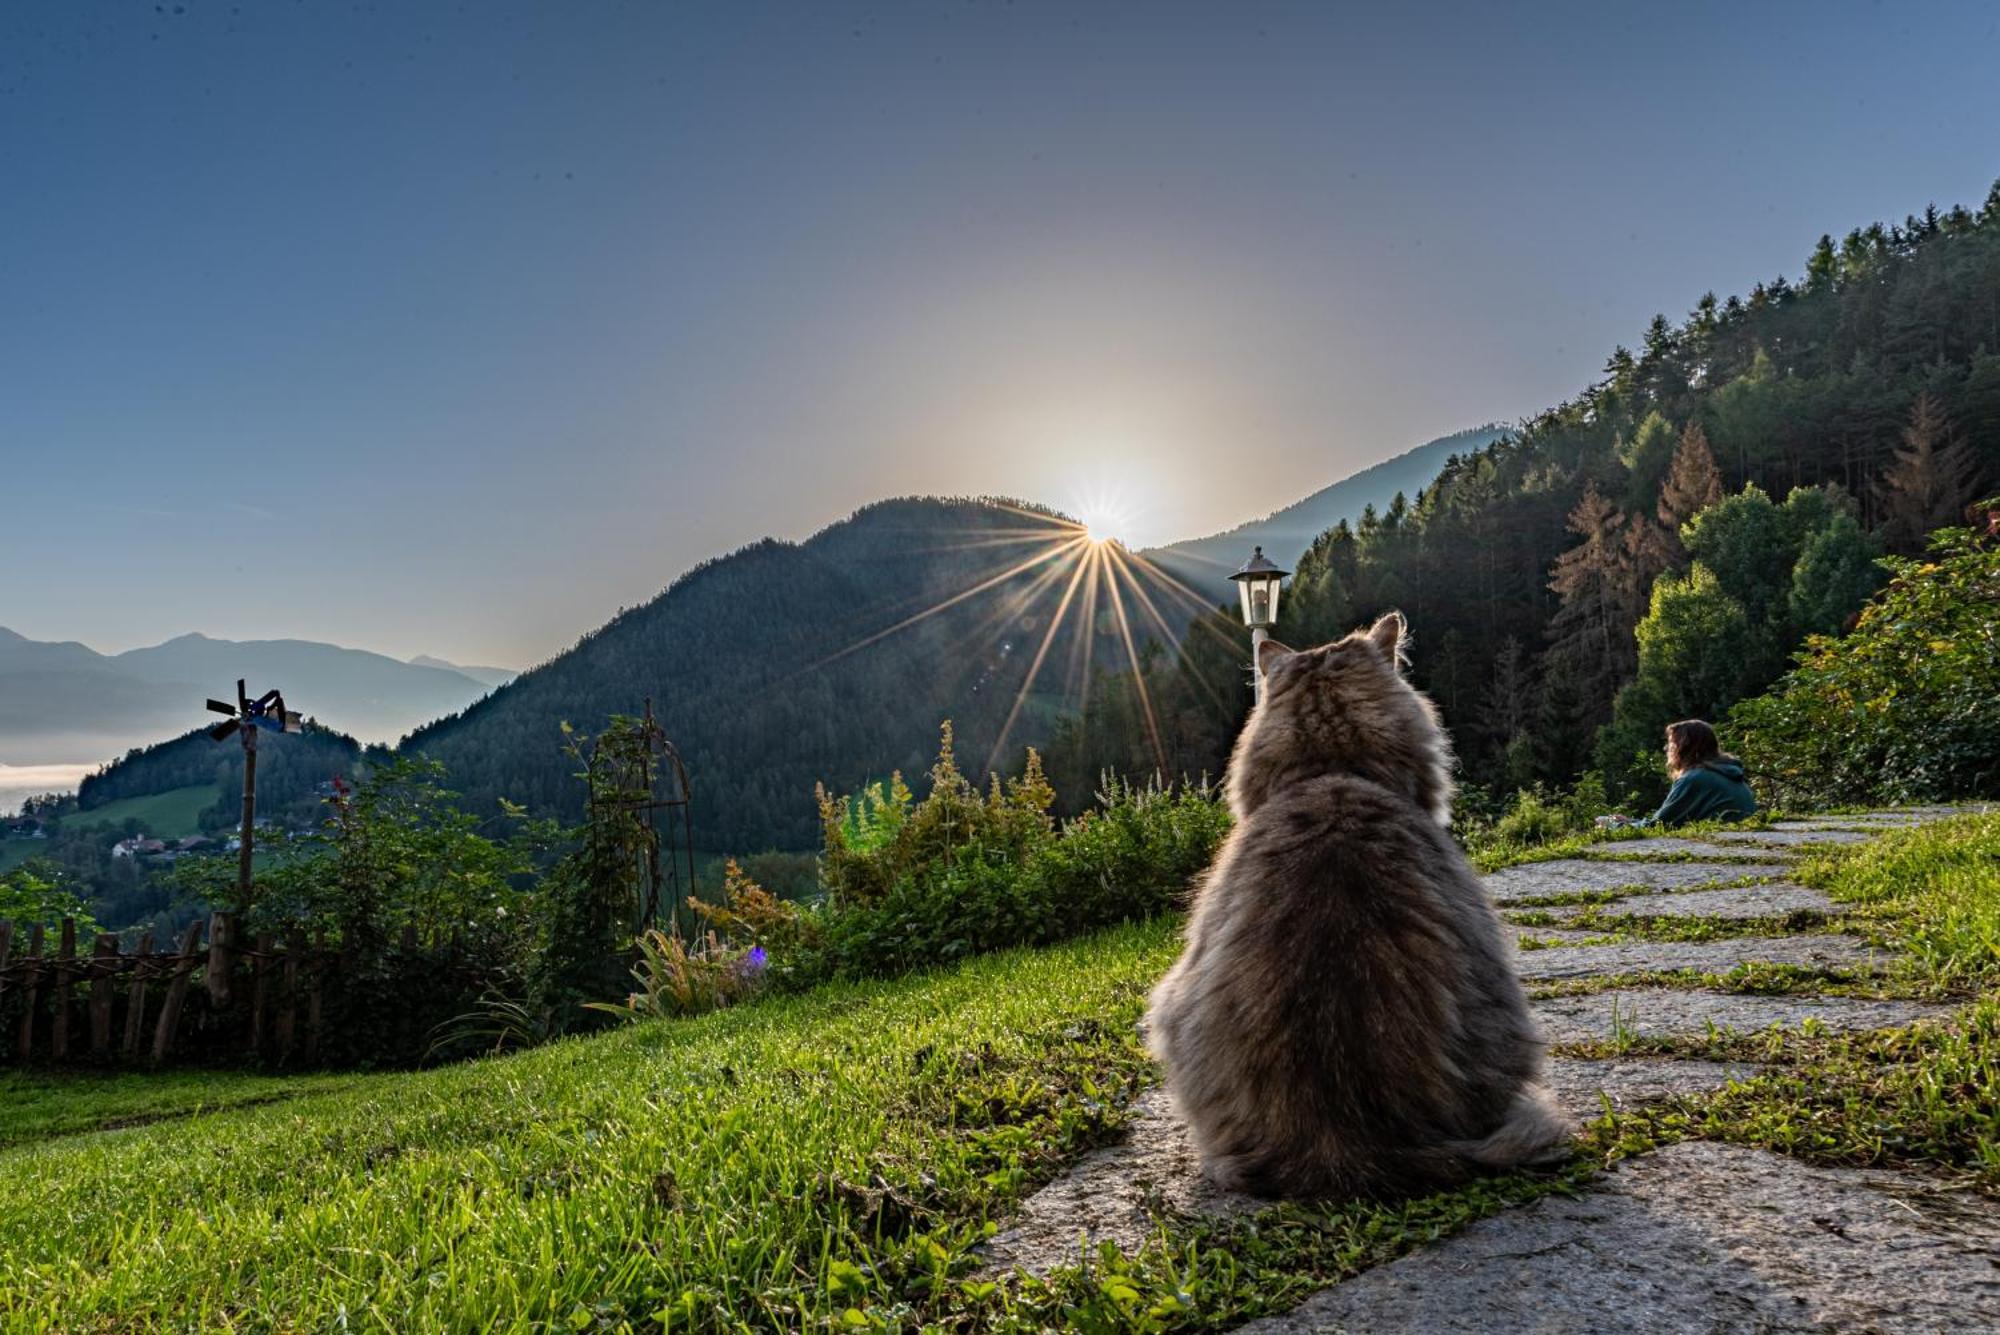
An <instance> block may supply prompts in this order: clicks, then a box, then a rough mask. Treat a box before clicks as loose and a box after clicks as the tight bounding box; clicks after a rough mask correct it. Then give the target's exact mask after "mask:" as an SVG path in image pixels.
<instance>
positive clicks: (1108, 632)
mask: <svg viewBox="0 0 2000 1335" xmlns="http://www.w3.org/2000/svg"><path fill="white" fill-rule="evenodd" d="M1079 534H1080V530H1079V529H1078V528H1077V526H1076V525H1075V523H1074V522H1073V521H1071V520H1068V519H1065V518H1063V517H1061V516H1059V515H1056V514H1054V513H1053V512H1051V511H1046V510H1038V509H1034V508H1031V507H1026V506H1022V505H1017V504H1014V503H1011V502H998V501H971V500H940V499H934V498H915V499H905V500H893V501H884V502H881V503H878V504H875V505H871V506H868V507H867V508H865V509H863V510H861V511H859V512H857V513H856V514H854V515H853V516H851V517H850V518H848V519H846V520H843V521H842V522H840V523H837V524H834V525H832V526H831V527H829V528H827V529H825V530H823V531H821V532H820V533H818V534H815V535H814V536H813V537H811V538H809V539H808V540H806V541H805V542H802V543H791V542H779V541H776V540H771V539H767V540H765V541H763V542H759V543H756V544H754V545H752V546H749V547H745V548H743V549H742V550H740V551H738V552H735V553H733V554H731V555H729V556H726V557H722V558H719V559H716V560H713V561H710V562H708V563H706V564H704V565H702V566H699V567H697V568H696V569H694V570H692V571H690V572H689V573H688V574H686V575H684V576H682V577H681V578H680V579H679V580H677V581H675V582H674V584H673V585H672V586H671V587H670V588H668V589H667V590H666V591H665V592H663V593H661V594H660V595H659V596H657V597H656V598H654V599H653V600H652V601H650V602H648V603H646V604H645V605H644V606H642V607H636V608H632V609H630V610H627V611H624V612H621V613H619V614H618V615H617V616H616V617H614V618H613V619H612V620H611V621H610V622H609V623H607V624H606V625H604V626H603V627H601V628H599V629H597V630H595V631H592V632H591V633H589V634H588V635H586V636H584V637H583V639H582V640H581V641H579V642H578V643H577V644H576V646H575V647H574V648H571V649H569V650H568V651H566V652H565V653H562V654H560V655H558V656H557V657H555V658H553V659H551V660H550V661H548V662H547V663H544V664H542V665H541V666H539V667H537V668H534V669H532V670H530V671H528V672H525V673H523V674H522V675H521V676H520V677H519V678H517V679H516V680H514V681H513V682H511V683H509V684H508V685H505V686H502V687H500V688H499V689H498V690H496V691H494V692H493V694H492V695H490V696H488V697H487V698H485V699H483V700H480V701H478V702H476V703H474V704H472V705H470V706H468V707H467V708H466V709H464V711H463V712H462V713H459V714H457V715H455V716H453V717H450V718H446V719H441V720H439V721H438V722H437V723H435V724H432V725H431V726H429V727H426V728H423V729H420V730H419V731H418V732H417V733H415V734H414V735H413V736H411V737H410V738H409V739H408V740H407V741H406V742H405V744H404V749H405V750H406V751H410V752H420V753H422V754H425V755H428V756H431V757H433V758H436V759H438V760H441V761H443V762H444V763H445V765H446V767H447V768H448V770H449V772H450V775H451V780H450V781H451V785H452V787H453V788H455V789H457V790H458V791H460V792H461V793H463V794H464V796H465V799H466V801H467V803H468V804H469V805H470V808H471V809H472V810H473V811H475V812H479V813H489V812H492V811H493V810H494V807H495V802H496V799H498V798H501V797H506V798H509V799H511V800H513V801H517V802H523V803H526V804H527V805H529V806H530V807H532V808H534V809H537V810H540V811H547V812H555V813H561V814H566V815H572V816H573V815H576V814H578V811H579V807H580V800H581V786H580V785H579V783H578V782H577V780H576V778H575V772H576V770H577V768H578V766H577V763H576V762H575V761H574V760H572V759H570V758H568V757H566V756H565V755H564V754H563V753H562V749H561V748H562V744H563V733H562V725H563V723H564V722H566V721H567V722H570V723H573V724H574V725H575V726H576V727H577V728H578V729H580V730H582V731H584V732H594V731H596V730H598V729H599V728H601V727H602V726H603V724H604V722H605V720H606V719H607V718H608V717H610V716H611V715H612V714H628V715H635V714H638V713H639V712H640V711H641V710H642V709H643V708H644V706H645V702H646V700H647V699H648V698H650V699H651V700H652V704H653V710H654V713H655V715H656V716H657V717H658V719H659V720H660V722H661V724H662V725H663V727H664V729H665V731H666V735H667V736H668V737H670V738H671V739H673V741H674V742H675V743H676V745H677V746H678V747H679V750H680V754H681V756H682V758H683V760H684V761H685V763H686V765H687V768H688V771H689V774H690V779H691V784H692V788H693V793H694V808H693V818H694V824H695V837H696V843H697V844H698V845H699V846H700V847H702V848H705V849H713V850H730V851H738V852H745V851H756V850H758V849H763V848H771V847H778V848H806V847H811V846H812V845H814V844H815V843H816V842H817V838H818V829H819V817H818V813H817V811H816V810H815V809H814V805H813V786H814V784H816V783H822V782H824V783H826V784H827V785H828V786H829V787H831V788H833V789H835V790H837V791H853V790H854V789H855V788H857V787H858V786H859V785H861V784H863V783H866V782H868V781H871V780H875V779H883V778H887V777H888V775H889V773H890V772H891V771H892V770H900V771H902V772H903V773H904V774H905V775H906V776H908V777H909V778H910V780H911V781H912V783H913V784H917V785H918V786H919V787H921V783H920V780H921V776H922V775H923V774H924V772H925V771H926V770H927V769H928V767H929V766H930V764H931V762H932V760H933V759H934V757H935V756H936V753H937V744H938V724H939V723H940V721H942V720H944V719H947V718H949V719H951V720H952V721H953V722H954V725H955V727H956V733H957V748H958V755H959V758H960V763H961V764H962V766H963V767H964V769H965V770H966V771H967V772H968V773H973V774H978V773H981V772H983V770H984V769H985V767H986V766H987V764H988V762H989V760H991V759H994V758H995V756H996V752H997V759H998V763H999V764H1000V765H1001V766H1002V767H1003V768H1018V766H1019V765H1020V763H1021V754H1022V753H1021V748H1022V747H1023V746H1025V745H1027V744H1028V743H1031V742H1035V741H1039V740H1042V739H1045V738H1046V737H1047V736H1048V735H1049V733H1050V731H1051V729H1052V725H1053V721H1054V719H1055V717H1056V716H1057V714H1058V713H1060V712H1062V711H1063V710H1065V709H1066V708H1068V707H1069V706H1070V704H1071V703H1072V701H1073V700H1074V698H1075V693H1076V692H1077V690H1078V689H1079V688H1080V685H1081V682H1082V681H1083V680H1084V679H1085V678H1084V676H1083V666H1082V665H1083V659H1084V655H1085V653H1086V652H1087V653H1088V654H1089V655H1090V661H1091V662H1092V663H1094V664H1097V665H1103V666H1117V665H1118V664H1119V663H1120V662H1123V661H1126V659H1125V656H1124V655H1125V651H1124V648H1123V639H1122V636H1121V635H1120V634H1119V632H1118V631H1117V630H1116V628H1115V626H1114V624H1113V619H1112V618H1111V616H1110V615H1109V613H1108V612H1107V611H1105V610H1104V608H1107V607H1108V606H1109V600H1108V599H1106V600H1104V602H1103V603H1102V604H1100V603H1099V602H1098V600H1097V599H1095V598H1094V597H1093V596H1092V595H1091V594H1090V593H1089V592H1088V591H1087V590H1088V589H1090V588H1095V587H1098V584H1097V576H1096V574H1094V573H1093V572H1098V571H1101V570H1102V569H1103V568H1104V567H1105V565H1106V564H1108V560H1109V558H1108V557H1105V556H1103V555H1102V553H1101V549H1100V550H1099V551H1097V552H1092V550H1091V549H1090V548H1088V547H1087V545H1086V544H1085V543H1084V542H1083V541H1082V540H1081V538H1080V536H1079ZM1086 559H1088V560H1089V561H1090V562H1091V564H1089V565H1084V564H1082V562H1083V561H1085V560H1086ZM1085 574H1091V575H1092V579H1091V580H1090V582H1089V583H1088V584H1086V583H1085V581H1084V579H1083V576H1084V575H1085ZM1070 590H1078V591H1077V592H1075V593H1074V594H1073V595H1072V596H1067V599H1066V595H1068V594H1069V591H1070ZM1152 596H1153V597H1154V598H1155V599H1158V598H1162V597H1164V596H1166V595H1165V592H1164V590H1161V589H1157V588H1156V589H1155V590H1154V591H1153V593H1152ZM1126 597H1127V598H1128V600H1129V599H1130V598H1131V595H1130V594H1129V593H1128V594H1127V595H1126ZM1092 609H1095V610H1096V612H1097V615H1095V616H1094V617H1092V618H1090V629H1089V630H1088V631H1086V630H1083V629H1082V627H1083V626H1084V625H1085V623H1086V615H1085V613H1086V612H1087V611H1090V610H1092ZM1138 614H1139V613H1138V612H1137V611H1136V610H1135V612H1134V615H1138ZM1044 646H1046V648H1045V647H1044ZM1031 678H1032V681H1031V680H1030V679H1031ZM1028 685H1032V689H1031V690H1027V689H1024V687H1025V686H1028ZM1017 701H1018V702H1019V703H1018V704H1017ZM1010 715H1012V716H1013V717H1012V721H1011V724H1010V722H1009V717H1010ZM1003 734H1004V737H1005V746H1004V747H1001V746H1000V742H1001V739H1002V737H1003Z"/></svg>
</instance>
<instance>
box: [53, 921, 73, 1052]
mask: <svg viewBox="0 0 2000 1335" xmlns="http://www.w3.org/2000/svg"><path fill="white" fill-rule="evenodd" d="M75 959H76V919H75V918H64V919H63V920H62V945H61V947H60V948H58V949H57V951H56V989H55V990H56V1022H55V1027H54V1028H53V1029H51V1030H50V1031H49V1055H50V1056H51V1057H54V1058H55V1059H56V1060H57V1061H61V1060H63V1059H64V1058H65V1057H67V1056H69V984H70V976H71V971H70V965H71V963H72V962H73V961H74V960H75Z"/></svg>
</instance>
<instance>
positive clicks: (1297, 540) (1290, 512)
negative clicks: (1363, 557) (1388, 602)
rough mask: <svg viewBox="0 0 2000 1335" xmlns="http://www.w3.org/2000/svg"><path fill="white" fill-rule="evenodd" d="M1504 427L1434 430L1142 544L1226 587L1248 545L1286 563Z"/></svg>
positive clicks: (1183, 575) (1171, 568) (1197, 582)
mask: <svg viewBox="0 0 2000 1335" xmlns="http://www.w3.org/2000/svg"><path fill="white" fill-rule="evenodd" d="M1506 434H1507V432H1506V428H1504V427H1501V426H1480V427H1474V428H1472V429H1471V430H1469V431H1455V432H1453V433H1452V434H1451V435H1449V436H1440V437H1438V438H1437V439H1436V440H1432V441H1426V442H1425V443H1424V444H1422V445H1419V446H1417V447H1416V448H1415V449H1412V450H1405V451H1404V452H1403V453H1401V454H1399V455H1397V456H1396V457H1394V458H1393V459H1384V460H1383V461H1382V462H1381V463H1379V464H1375V465H1373V466H1371V467H1368V468H1364V469H1362V470H1361V471H1360V472H1358V473H1355V474H1353V475H1352V476H1350V477H1346V478H1342V479H1341V480H1340V481H1338V482H1335V483H1333V484H1332V485H1331V486H1326V487H1322V488H1320V489H1319V490H1318V491H1316V492H1314V493H1313V494H1312V495H1310V496H1307V497H1306V498H1305V499H1303V500H1299V501H1294V502H1293V503H1292V504H1290V505H1288V506H1286V507H1285V508H1284V509H1282V510H1277V511H1274V512H1272V513H1271V514H1268V515H1266V516H1264V517H1263V518H1262V519H1253V520H1251V521H1250V522H1249V523H1247V524H1238V525H1237V526H1236V527H1235V528H1232V529H1229V530H1227V531H1225V532H1222V533H1213V534H1210V535H1209V536H1208V537H1205V538H1189V539H1187V540H1186V541H1184V542H1175V543H1170V544H1168V545H1167V546H1164V547H1152V548H1148V549H1147V550H1146V553H1145V555H1146V556H1147V557H1148V558H1149V559H1151V560H1153V561H1154V562H1157V563H1158V564H1159V566H1160V568H1161V569H1163V570H1165V571H1166V572H1167V573H1168V574H1171V575H1173V576H1175V577H1176V578H1178V579H1180V580H1182V581H1183V582H1185V583H1187V584H1190V585H1193V586H1194V587H1196V588H1221V589H1222V590H1223V593H1225V594H1226V593H1227V592H1228V589H1227V586H1226V585H1222V584H1219V583H1218V581H1221V580H1224V579H1226V578H1227V577H1228V576H1229V575H1230V574H1231V573H1232V572H1233V571H1235V570H1236V569H1237V568H1238V567H1240V566H1241V565H1242V564H1243V562H1244V560H1245V559H1246V558H1248V557H1249V555H1250V550H1251V548H1252V547H1262V548H1263V549H1264V551H1265V552H1266V553H1267V554H1268V555H1269V556H1270V557H1271V559H1272V560H1274V561H1277V562H1279V563H1281V564H1283V565H1286V566H1290V565H1291V564H1293V563H1294V562H1296V561H1297V560H1298V559H1299V557H1300V556H1302V555H1303V554H1304V553H1305V550H1306V548H1308V547H1310V546H1312V543H1313V539H1315V538H1317V537H1318V536H1319V535H1320V534H1322V533H1324V532H1326V530H1328V529H1330V528H1332V527H1333V526H1334V525H1335V524H1337V523H1339V522H1341V521H1342V520H1347V521H1349V522H1350V523H1352V522H1356V521H1359V520H1360V518H1361V515H1362V512H1363V511H1364V510H1366V509H1367V508H1368V507H1369V506H1371V505H1372V506H1374V507H1375V508H1376V509H1378V510H1382V509H1387V508H1388V506H1389V503H1390V502H1391V501H1392V500H1393V499H1394V498H1395V497H1396V495H1397V493H1399V492H1400V493H1404V494H1406V495H1409V496H1414V495H1416V494H1417V493H1418V492H1419V491H1422V490H1423V489H1424V488H1425V487H1427V486H1429V485H1430V484H1431V482H1432V481H1433V480H1435V479H1436V477H1437V475H1438V474H1439V473H1440V472H1441V471H1443V469H1444V466H1445V463H1446V461H1448V460H1449V459H1451V458H1452V457H1453V456H1455V455H1462V454H1472V453H1475V452H1477V451H1479V450H1482V449H1485V448H1486V447H1487V446H1488V445H1491V444H1492V443H1493V442H1494V441H1496V440H1498V439H1500V437H1502V436H1504V435H1506Z"/></svg>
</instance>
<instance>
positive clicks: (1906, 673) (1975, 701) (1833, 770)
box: [1731, 528, 2000, 802]
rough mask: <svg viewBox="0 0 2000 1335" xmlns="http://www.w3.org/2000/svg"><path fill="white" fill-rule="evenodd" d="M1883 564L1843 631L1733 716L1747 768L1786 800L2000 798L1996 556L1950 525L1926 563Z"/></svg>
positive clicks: (1809, 647)
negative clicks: (1873, 591) (1873, 588)
mask: <svg viewBox="0 0 2000 1335" xmlns="http://www.w3.org/2000/svg"><path fill="white" fill-rule="evenodd" d="M1884 564H1885V565H1887V566H1888V567H1889V569H1890V571H1891V575H1892V578H1891V579H1890V582H1889V584H1888V587H1886V588H1885V589H1883V590H1882V592H1881V593H1880V594H1879V595H1878V596H1877V597H1876V599H1875V600H1874V601H1873V602H1872V603H1870V604H1869V605H1868V607H1867V608H1866V609H1864V610H1863V612H1862V614H1861V618H1860V620H1859V622H1858V623H1857V624H1856V626H1855V628H1854V629H1853V630H1852V631H1851V632H1849V633H1848V634H1847V635H1845V636H1844V637H1842V638H1840V639H1837V640H1836V639H1831V638H1828V637H1826V636H1817V635H1816V636H1814V637H1813V638H1812V639H1811V640H1809V641H1807V644H1806V650H1805V652H1804V653H1803V654H1802V655H1800V659H1799V665H1798V666H1797V667H1796V668H1794V669H1793V670H1792V671H1791V672H1790V673H1789V674H1787V675H1786V677H1785V678H1784V680H1783V681H1781V682H1779V683H1778V685H1777V687H1776V689H1774V690H1773V691H1772V692H1771V693H1770V694H1768V695H1763V696H1759V697H1757V698H1756V699H1753V700H1746V701H1744V702H1743V703H1742V704H1740V705H1738V706H1737V707H1736V709H1735V711H1734V712H1733V713H1732V715H1731V723H1732V724H1733V725H1734V728H1735V731H1736V735H1737V738H1738V740H1739V741H1740V743H1741V745H1742V749H1743V754H1744V757H1745V759H1746V760H1748V761H1749V762H1750V765H1751V768H1752V771H1753V773H1754V774H1755V775H1756V777H1757V778H1758V780H1759V781H1760V782H1761V783H1763V784H1765V785H1767V786H1768V787H1769V788H1770V789H1771V790H1772V791H1773V793H1774V795H1775V796H1776V797H1778V798H1779V799H1780V800H1784V801H1805V802H1817V801H1840V802H1881V801H1889V802H1908V801H1935V800H1940V799H1947V798H1962V797H1988V798H1990V797H1995V796H2000V653H1996V652H1995V648H1994V647H1995V645H1996V644H2000V546H1996V545H1994V544H1992V543H1990V542H1987V541H1985V540H1983V539H1982V538H1981V537H1980V536H1979V535H1978V534H1976V533H1974V532H1973V531H1971V530H1969V529H1962V528H1947V529H1943V530H1941V531H1940V532H1938V533H1936V534H1934V535H1932V538H1931V544H1930V550H1929V552H1928V553H1927V554H1926V555H1925V557H1924V558H1923V559H1921V560H1916V559H1907V558H1901V557H1891V558H1889V559H1888V560H1887V561H1886V562H1885V563H1884Z"/></svg>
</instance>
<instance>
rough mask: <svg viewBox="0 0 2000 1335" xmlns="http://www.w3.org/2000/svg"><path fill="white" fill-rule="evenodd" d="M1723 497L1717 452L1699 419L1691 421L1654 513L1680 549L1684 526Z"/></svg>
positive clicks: (1675, 545) (1676, 451)
mask: <svg viewBox="0 0 2000 1335" xmlns="http://www.w3.org/2000/svg"><path fill="white" fill-rule="evenodd" d="M1721 499H1722V470H1721V469H1719V468H1717V467H1716V466H1715V451H1714V450H1711V449H1710V448H1709V447H1708V433H1707V432H1706V431H1704V430H1702V429H1701V423H1700V422H1689V423H1688V424H1687V428H1686V430H1684V431H1682V432H1681V439H1680V444H1679V445H1678V446H1677V447H1676V448H1675V450H1674V461H1673V465H1672V466H1671V467H1670V468H1669V469H1668V470H1667V480H1666V481H1665V482H1664V483H1662V484H1661V486H1660V502H1659V505H1658V507H1657V508H1656V509H1655V511H1654V514H1655V516H1656V517H1657V518H1658V519H1659V521H1660V526H1661V527H1662V528H1664V529H1665V530H1666V531H1667V532H1668V533H1669V534H1670V535H1672V537H1673V542H1674V547H1675V549H1676V550H1677V551H1679V550H1684V549H1682V548H1681V545H1680V535H1681V525H1682V524H1685V523H1687V521H1688V520H1690V519H1692V518H1694V517H1695V516H1696V515H1698V514H1700V513H1701V512H1702V511H1703V510H1706V509H1707V508H1708V507H1709V506H1711V505H1714V504H1715V503H1716V502H1717V501H1719V500H1721Z"/></svg>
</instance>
